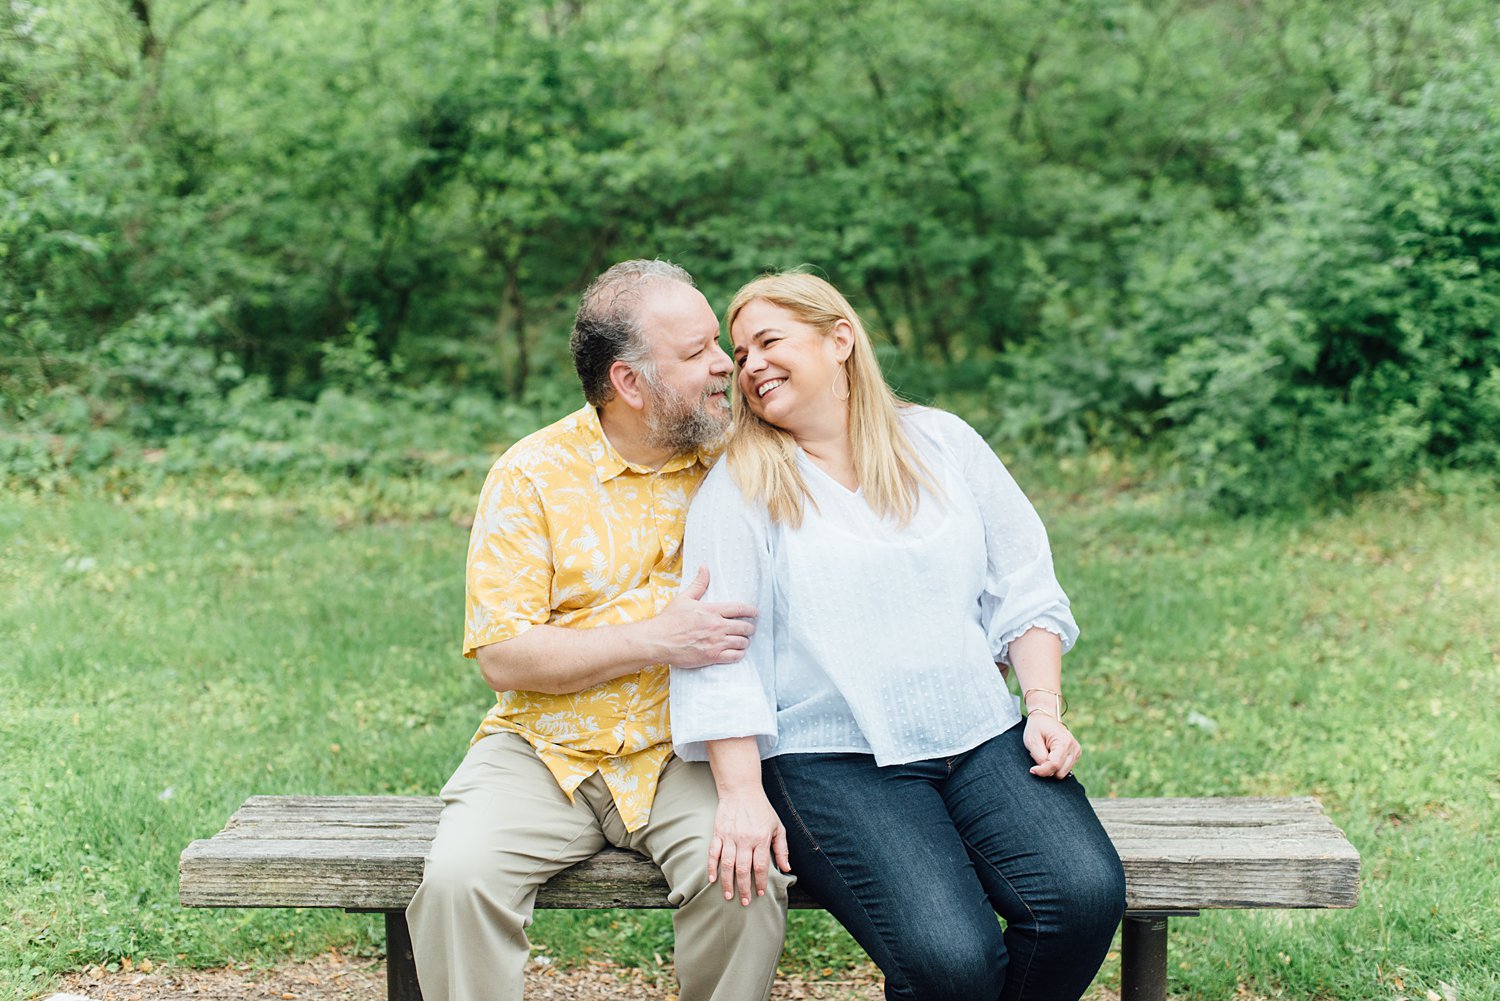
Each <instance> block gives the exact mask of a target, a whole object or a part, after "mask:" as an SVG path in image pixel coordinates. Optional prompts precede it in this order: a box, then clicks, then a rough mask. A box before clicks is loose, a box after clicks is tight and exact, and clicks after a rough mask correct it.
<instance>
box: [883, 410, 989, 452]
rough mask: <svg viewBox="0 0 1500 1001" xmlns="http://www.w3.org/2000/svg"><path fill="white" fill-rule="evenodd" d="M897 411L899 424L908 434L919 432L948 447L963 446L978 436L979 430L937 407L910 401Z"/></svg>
mask: <svg viewBox="0 0 1500 1001" xmlns="http://www.w3.org/2000/svg"><path fill="white" fill-rule="evenodd" d="M897 413H899V414H900V415H901V424H902V426H903V427H904V428H905V429H906V431H907V433H908V434H912V433H915V434H919V435H921V436H922V437H925V438H931V439H934V440H936V441H939V442H942V443H943V444H945V445H948V446H950V447H958V448H963V447H966V446H968V445H969V444H971V443H972V442H973V441H974V440H975V439H978V438H979V432H978V431H975V430H974V429H973V427H971V426H970V425H969V422H968V421H966V420H964V419H963V418H962V417H960V416H958V415H957V414H953V413H949V412H948V411H946V410H939V409H938V408H937V407H925V406H922V405H920V404H916V403H911V404H907V405H906V406H903V407H902V408H901V409H900V410H898V411H897Z"/></svg>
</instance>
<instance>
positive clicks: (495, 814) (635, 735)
mask: <svg viewBox="0 0 1500 1001" xmlns="http://www.w3.org/2000/svg"><path fill="white" fill-rule="evenodd" d="M718 336H719V321H718V318H717V317H716V316H715V315H714V312H713V310H712V309H711V308H710V307H709V305H708V301H707V300H706V299H704V298H703V296H702V294H701V293H699V292H698V290H697V289H696V288H695V287H694V286H693V281H692V279H691V278H690V277H689V276H688V274H687V272H685V271H683V270H682V269H681V268H678V267H676V266H675V265H672V264H668V263H666V262H663V261H626V262H624V263H623V264H617V265H615V266H614V267H612V268H610V269H609V270H608V271H606V272H605V273H604V274H603V275H601V276H600V277H599V278H598V279H597V280H596V281H595V282H594V283H593V284H592V285H591V286H589V288H588V290H587V291H585V292H584V295H583V300H582V302H581V303H580V305H579V308H578V316H577V319H576V321H575V323H574V326H573V334H572V339H571V347H572V351H573V361H574V365H575V366H576V368H577V369H578V376H579V378H580V380H581V381H582V382H583V391H584V396H585V397H586V398H587V400H588V404H587V406H585V407H584V408H583V409H581V410H579V411H578V412H576V413H574V414H572V415H570V416H568V417H565V418H563V419H562V420H561V421H558V422H557V423H556V424H553V425H551V426H550V427H547V428H543V429H542V430H540V431H538V432H536V433H535V434H532V435H530V436H529V437H527V438H525V439H523V440H522V441H520V442H518V443H516V445H515V446H513V447H512V448H511V449H510V450H509V451H508V452H506V453H505V455H503V456H501V458H500V460H499V461H498V462H496V463H495V465H494V467H493V468H492V469H491V470H490V474H489V478H488V479H487V480H486V481H485V485H484V490H483V492H482V494H481V495H480V500H479V510H478V513H477V515H476V516H475V519H474V529H473V533H472V535H471V537H470V540H469V561H468V576H467V582H468V587H467V592H468V598H467V606H468V607H467V617H466V620H465V625H464V653H465V654H466V655H467V656H472V657H476V658H477V659H478V661H479V668H480V671H481V672H482V673H483V675H484V679H485V681H486V682H488V683H489V685H490V687H491V688H493V689H495V691H496V692H497V693H498V698H497V704H496V706H495V707H494V709H493V710H491V712H490V713H489V715H488V716H487V717H486V718H485V720H484V722H483V724H482V725H481V726H480V728H479V732H478V734H476V736H475V738H474V741H473V743H472V744H471V746H470V749H469V753H468V755H467V756H466V757H465V759H464V761H463V764H461V765H460V766H459V768H458V770H457V771H456V772H455V773H454V775H453V778H452V779H451V780H450V781H449V782H448V784H447V785H446V786H445V787H444V788H443V804H444V806H443V813H442V818H441V820H440V821H439V823H438V831H437V836H436V838H435V839H434V841H433V844H432V849H431V852H430V854H429V855H428V857H427V865H426V868H425V871H424V874H423V879H422V885H421V887H420V888H419V889H418V891H417V894H416V896H415V897H414V898H413V899H412V902H411V906H410V907H409V908H408V910H407V917H408V920H409V923H410V926H411V933H412V947H413V952H414V953H415V956H416V961H417V975H418V979H419V980H420V981H421V985H422V993H423V996H424V997H425V998H426V999H427V1001H480V999H489V998H504V999H519V998H520V997H521V994H522V979H523V974H522V968H523V966H524V964H525V962H526V958H527V955H528V953H529V949H530V943H529V942H528V940H527V937H526V931H525V929H526V927H527V926H528V925H529V924H530V923H531V912H532V905H533V902H534V900H535V897H536V892H537V890H538V888H539V887H540V886H541V885H542V884H543V883H545V882H546V881H547V879H548V878H549V877H551V876H552V875H554V874H555V873H557V872H559V871H561V870H562V869H565V868H566V867H568V866H569V865H572V864H573V863H574V862H577V861H579V860H581V859H585V858H588V857H589V856H590V855H592V854H594V852H596V851H598V850H599V849H600V848H602V847H603V846H604V845H605V843H606V842H608V843H611V844H615V845H620V846H622V847H627V848H632V849H635V850H637V851H640V852H641V853H643V854H645V855H646V856H648V857H650V858H651V859H653V860H654V861H655V862H656V863H657V864H658V865H660V866H661V868H662V872H663V874H664V875H665V876H666V879H667V883H668V885H669V887H670V889H671V892H670V894H669V897H668V899H669V901H670V902H671V903H672V904H673V905H674V906H675V907H676V912H675V913H674V915H673V924H674V926H675V929H676V933H677V949H676V966H677V976H678V980H679V982H680V985H681V991H680V997H681V999H682V1001H741V999H743V1001H764V999H765V998H766V997H768V996H769V994H770V991H771V981H772V978H773V977H774V975H775V971H776V961H777V959H778V958H779V956H780V954H781V945H782V937H783V934H784V928H785V920H786V889H787V885H788V884H789V883H790V877H786V876H783V875H782V874H781V873H778V872H775V871H773V872H772V873H771V875H770V880H769V882H768V885H767V891H766V896H765V899H763V900H762V899H757V900H755V901H753V902H751V903H750V905H749V906H742V905H741V903H740V902H738V901H730V900H726V899H725V898H724V896H723V895H721V894H720V893H718V892H717V888H716V886H715V885H714V884H712V883H710V882H709V881H708V879H707V877H706V868H705V867H706V863H707V860H708V848H709V839H710V838H711V837H712V832H713V820H714V811H715V808H716V805H717V796H716V794H715V789H714V782H713V777H712V775H711V774H710V772H709V770H708V768H707V766H705V765H702V764H690V763H688V762H685V761H682V760H680V759H678V758H675V757H673V756H672V741H671V735H670V733H669V732H668V729H667V668H666V666H665V665H667V664H672V665H675V666H677V667H701V666H704V665H707V664H725V663H732V662H734V661H736V660H739V659H740V658H741V657H742V656H743V653H744V650H745V649H746V647H747V646H748V645H749V638H750V635H751V633H752V632H753V631H754V624H753V620H754V615H755V610H754V609H753V608H750V607H748V606H745V605H737V604H713V603H705V602H702V601H700V600H699V599H700V598H701V597H702V596H703V593H704V591H705V590H706V588H707V586H708V578H707V572H706V571H700V572H699V574H698V576H697V577H696V578H695V579H694V580H693V581H692V583H691V584H689V585H688V586H687V587H686V588H684V589H682V592H681V593H680V594H678V593H677V591H678V585H679V583H680V579H681V576H682V555H681V545H682V531H683V523H684V519H685V516H686V513H687V505H688V502H689V501H690V500H691V498H692V495H693V493H694V492H695V491H696V490H697V488H698V485H699V483H701V482H702V479H703V477H704V475H705V474H706V473H707V471H708V467H709V466H710V465H711V464H712V462H713V460H714V458H715V456H716V449H717V446H718V443H719V440H720V439H721V438H722V437H723V434H724V432H725V430H726V429H727V427H728V422H729V406H728V397H727V393H728V390H729V381H730V376H731V373H732V371H733V365H732V363H731V362H730V360H729V357H728V356H727V355H725V354H724V352H723V350H722V349H721V348H720V347H719V342H718Z"/></svg>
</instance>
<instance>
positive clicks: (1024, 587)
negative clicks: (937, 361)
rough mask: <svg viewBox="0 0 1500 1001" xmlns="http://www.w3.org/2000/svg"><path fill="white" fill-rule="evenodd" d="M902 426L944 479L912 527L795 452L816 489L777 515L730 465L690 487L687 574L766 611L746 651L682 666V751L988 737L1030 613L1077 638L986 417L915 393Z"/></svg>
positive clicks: (710, 597) (881, 750) (792, 749)
mask: <svg viewBox="0 0 1500 1001" xmlns="http://www.w3.org/2000/svg"><path fill="white" fill-rule="evenodd" d="M902 425H903V428H904V430H905V431H906V433H907V435H908V436H909V437H910V439H911V441H912V444H913V445H914V446H915V447H916V450H917V453H918V454H919V455H920V456H921V457H922V459H923V461H924V462H925V463H926V464H927V466H928V469H929V471H930V472H931V473H932V474H933V477H934V479H935V480H936V481H937V482H938V484H939V486H940V487H941V490H942V496H940V497H935V496H932V495H931V494H930V493H928V492H926V491H924V492H923V494H922V497H921V503H920V505H919V507H918V511H917V514H916V516H915V517H914V518H913V519H912V521H911V523H910V524H908V525H907V526H906V527H905V528H904V529H903V528H899V527H897V525H896V524H895V523H894V522H893V521H891V520H889V519H883V518H880V517H879V516H877V515H876V514H875V513H874V512H873V511H872V510H871V509H870V507H869V505H868V504H866V503H865V500H864V497H863V495H862V494H861V493H860V492H859V491H858V490H855V491H852V492H851V491H850V490H848V489H846V488H845V487H844V486H843V485H842V484H840V483H839V482H838V481H836V480H834V479H833V478H832V477H830V476H828V474H826V473H824V472H823V471H822V470H821V469H819V468H818V466H817V465H816V464H815V463H813V462H812V461H811V460H810V459H808V458H807V456H806V455H805V454H801V453H800V452H799V454H798V457H797V461H798V462H799V463H800V469H801V471H802V476H803V478H804V480H805V481H806V483H807V485H808V489H809V491H810V493H811V498H812V501H813V502H815V503H809V504H808V505H807V507H806V511H805V512H804V515H803V521H802V525H801V527H800V528H796V529H793V528H789V527H786V526H781V525H773V524H772V523H771V520H770V516H769V514H768V512H767V511H766V510H765V509H764V508H763V507H760V506H755V505H751V504H750V503H749V502H747V501H746V499H745V497H744V495H743V494H742V493H741V492H740V489H739V487H738V486H737V485H736V484H735V482H734V479H733V477H732V476H731V475H730V472H729V469H728V465H727V463H726V462H722V461H721V462H720V463H719V464H718V465H717V466H716V467H715V468H714V469H713V471H712V472H710V473H709V475H708V478H707V479H705V480H704V482H703V486H702V488H701V489H700V490H699V491H698V495H697V497H696V498H695V499H694V500H693V505H692V508H691V510H690V511H689V512H688V520H687V535H686V538H685V540H684V545H683V579H684V580H688V579H691V578H692V576H693V575H694V573H695V572H696V570H697V568H698V566H699V565H700V564H703V565H706V566H707V567H708V569H709V588H708V593H707V595H706V596H705V597H704V600H705V601H742V602H747V603H749V604H752V605H754V606H755V607H756V608H757V609H758V611H759V613H760V614H759V618H758V619H757V620H756V629H755V635H754V637H753V638H752V639H751V641H750V647H749V649H748V650H747V651H746V654H745V657H744V659H743V660H741V661H740V662H738V663H735V664H719V665H714V666H710V667H703V668H696V669H679V668H673V669H672V687H671V725H672V739H673V744H674V745H675V747H676V750H677V753H678V754H679V755H680V756H681V757H683V758H685V759H687V760H689V761H703V760H706V757H707V753H706V749H705V747H704V742H705V741H710V740H717V739H721V738H726V737H744V736H754V737H755V738H756V739H757V742H758V743H759V745H760V753H761V757H763V758H765V757H771V756H773V755H777V754H792V753H807V752H819V751H822V752H834V751H849V752H858V753H865V754H873V755H874V756H875V761H876V763H877V764H879V765H888V764H901V763H904V762H908V761H918V760H922V759H927V758H936V757H944V756H946V755H950V754H957V753H959V752H961V751H966V750H968V749H970V748H972V747H975V746H977V745H979V744H981V743H983V742H984V741H985V740H988V739H989V738H990V737H993V736H995V735H996V734H998V733H1002V732H1004V731H1005V730H1007V729H1009V728H1010V727H1011V726H1013V725H1014V724H1015V723H1016V722H1017V721H1018V720H1019V719H1020V718H1021V717H1020V711H1019V709H1018V708H1017V705H1016V699H1015V698H1014V697H1013V696H1012V695H1011V694H1010V692H1009V690H1008V689H1007V687H1006V685H1005V681H1004V679H1003V678H1002V677H1001V674H1000V671H999V670H998V669H997V668H996V667H995V664H996V662H1001V663H1008V662H1009V661H1008V657H1007V652H1008V647H1009V645H1010V642H1011V640H1013V639H1015V638H1016V637H1018V636H1020V635H1022V634H1023V633H1025V632H1026V631H1027V630H1028V629H1031V628H1032V627H1034V626H1036V627H1040V628H1043V629H1046V630H1049V631H1050V632H1053V633H1056V634H1057V635H1058V636H1060V637H1061V638H1062V644H1063V650H1064V652H1066V651H1067V650H1068V649H1069V648H1071V647H1072V645H1073V643H1074V641H1075V640H1076V639H1077V638H1078V626H1077V624H1076V623H1075V622H1074V621H1073V615H1072V613H1071V612H1070V611H1069V610H1068V598H1067V595H1065V594H1064V593H1063V590H1062V588H1061V587H1060V586H1058V583H1057V578H1056V577H1055V576H1054V574H1053V571H1052V552H1051V549H1050V548H1049V547H1048V544H1047V533H1046V530H1045V529H1044V528H1043V527H1042V522H1041V519H1040V518H1038V517H1037V514H1036V511H1035V510H1034V509H1033V508H1032V506H1031V503H1030V502H1029V501H1027V499H1026V496H1025V495H1024V494H1023V493H1021V489H1020V488H1019V487H1018V486H1016V482H1015V480H1013V479H1011V476H1010V473H1009V472H1007V471H1006V469H1005V467H1004V465H1002V464H1001V462H1000V460H999V459H998V458H996V457H995V453H994V452H993V451H992V450H991V449H990V447H989V446H988V445H987V444H985V441H984V439H983V438H981V437H980V436H979V435H978V434H977V433H976V432H975V431H974V429H973V428H971V427H969V425H968V424H966V423H964V421H963V420H961V419H960V418H958V417H955V416H954V415H952V414H949V413H946V412H944V411H941V410H931V409H927V408H922V407H912V408H909V409H904V410H903V411H902Z"/></svg>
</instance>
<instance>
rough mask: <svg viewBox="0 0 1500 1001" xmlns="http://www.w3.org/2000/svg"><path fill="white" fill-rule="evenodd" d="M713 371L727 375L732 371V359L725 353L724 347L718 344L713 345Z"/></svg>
mask: <svg viewBox="0 0 1500 1001" xmlns="http://www.w3.org/2000/svg"><path fill="white" fill-rule="evenodd" d="M713 371H714V372H715V374H721V375H728V374H729V373H730V372H733V371H734V359H732V358H730V357H729V356H728V355H727V354H725V353H724V349H723V348H721V347H719V345H718V344H715V345H714V364H713Z"/></svg>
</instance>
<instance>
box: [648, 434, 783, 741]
mask: <svg viewBox="0 0 1500 1001" xmlns="http://www.w3.org/2000/svg"><path fill="white" fill-rule="evenodd" d="M772 558H773V553H772V551H771V533H770V522H769V517H768V516H767V515H766V514H765V512H763V511H758V510H755V509H754V508H753V507H752V506H751V505H750V504H748V503H747V502H746V501H745V499H744V497H743V495H741V493H740V491H739V487H737V486H736V485H735V483H734V480H733V478H732V477H730V476H729V471H728V469H726V468H725V466H724V463H722V462H721V463H720V464H719V465H718V466H717V467H716V468H715V469H714V470H713V471H712V472H710V473H709V475H708V478H707V479H706V480H705V481H704V483H703V487H702V488H701V489H700V490H699V491H698V495H697V496H696V497H695V498H694V499H693V505H692V507H691V508H690V509H689V511H688V518H687V531H686V534H685V535H684V537H683V558H682V578H683V580H684V581H687V580H691V579H692V578H693V576H694V575H695V574H696V573H697V571H698V567H699V566H706V567H708V593H707V594H705V595H704V597H703V600H704V601H736V602H744V603H746V604H749V605H753V606H755V608H756V610H757V612H758V613H759V615H758V616H757V618H756V620H755V635H754V636H752V637H751V638H750V647H749V649H748V650H746V651H745V656H744V658H743V659H741V660H739V661H737V662H736V663H733V664H713V665H710V666H708V667H699V668H690V669H687V668H678V667H674V668H672V686H671V713H672V716H671V718H672V744H673V746H674V748H675V749H676V751H677V755H678V756H679V757H681V758H683V759H685V760H687V761H705V760H707V758H708V751H707V748H706V747H705V744H706V742H708V741H710V740H720V739H724V738H728V737H749V736H753V737H755V738H756V742H757V743H758V744H759V747H760V753H761V756H762V757H765V756H766V755H767V754H768V753H769V752H770V751H771V750H772V749H773V748H774V747H775V746H776V684H775V667H776V664H775V640H774V632H775V623H774V622H773V621H772V619H773V614H774V610H773V601H774V594H773V591H772V577H773V574H772V565H771V561H772Z"/></svg>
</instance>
